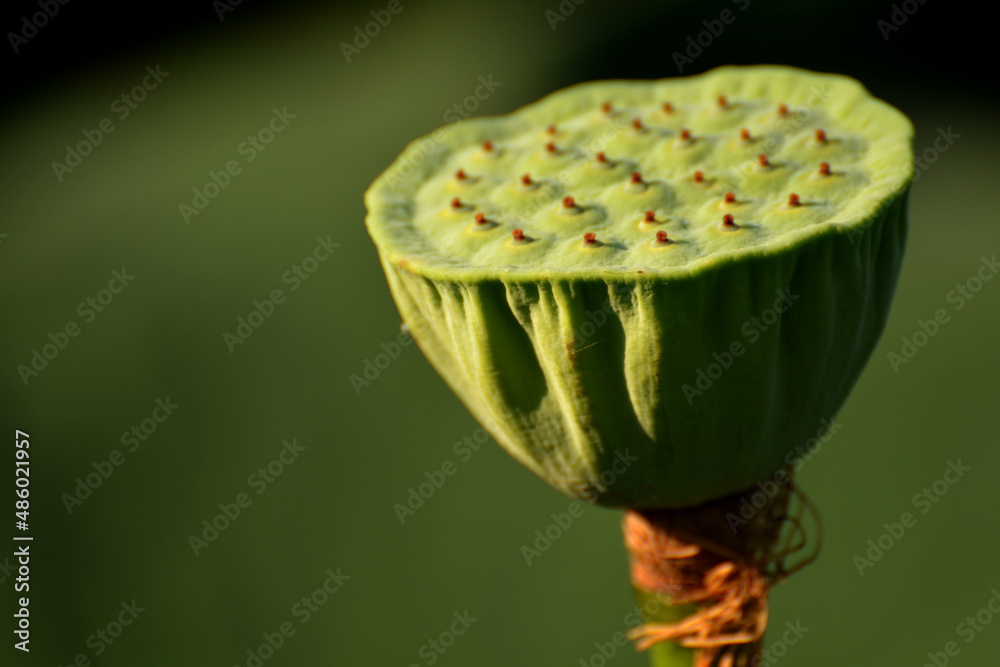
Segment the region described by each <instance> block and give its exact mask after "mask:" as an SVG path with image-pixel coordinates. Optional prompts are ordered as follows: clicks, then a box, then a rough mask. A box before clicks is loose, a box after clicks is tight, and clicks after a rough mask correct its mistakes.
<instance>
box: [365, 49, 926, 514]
mask: <svg viewBox="0 0 1000 667" xmlns="http://www.w3.org/2000/svg"><path fill="white" fill-rule="evenodd" d="M911 142H912V126H911V124H910V122H909V121H908V120H907V119H906V117H905V116H903V115H902V114H901V113H900V112H899V111H897V110H896V109H894V108H892V107H890V106H889V105H887V104H885V103H884V102H881V101H879V100H877V99H875V98H873V97H872V96H871V95H870V94H869V93H868V92H867V91H866V90H865V89H864V88H863V87H862V86H861V85H860V84H859V83H858V82H856V81H854V80H853V79H850V78H847V77H843V76H837V75H830V74H817V73H812V72H806V71H803V70H798V69H794V68H788V67H776V66H754V67H724V68H720V69H716V70H713V71H711V72H708V73H706V74H703V75H699V76H694V77H687V78H680V79H665V80H661V81H649V82H629V81H611V82H597V83H589V84H582V85H578V86H574V87H572V88H569V89H566V90H563V91H560V92H557V93H554V94H552V95H550V96H548V97H546V98H545V99H543V100H541V101H539V102H537V103H535V104H532V105H530V106H527V107H525V108H523V109H520V110H518V111H516V112H514V113H512V114H510V115H506V116H499V117H494V118H480V119H470V120H464V121H459V122H457V123H454V124H452V125H449V126H446V127H445V128H442V129H441V130H438V131H437V132H435V133H434V134H433V135H431V136H430V137H426V138H424V139H421V140H418V141H416V142H414V143H413V144H411V145H410V146H409V147H407V148H406V150H405V151H404V152H403V153H402V155H401V156H400V157H399V158H398V159H397V160H396V161H395V163H394V164H393V165H392V166H391V167H390V168H389V169H388V170H387V171H386V172H385V173H383V174H382V175H381V176H379V178H378V179H377V180H376V181H375V182H374V183H373V185H372V186H371V188H370V189H369V190H368V192H367V193H366V197H365V202H366V205H367V207H368V217H367V225H368V229H369V233H370V234H371V236H372V238H373V240H374V241H375V244H376V246H377V248H378V252H379V256H380V258H381V261H382V264H383V267H384V270H385V273H386V276H387V278H388V283H389V286H390V289H391V291H392V294H393V297H394V298H395V301H396V303H397V305H398V307H399V310H400V313H401V315H402V317H403V320H404V322H405V323H406V324H407V325H408V327H409V329H410V331H411V332H412V334H413V336H414V338H415V339H416V341H417V342H418V344H419V345H420V347H421V349H422V350H423V351H424V353H425V354H426V355H427V357H428V358H429V359H430V361H431V363H432V364H433V365H434V367H435V368H436V369H437V370H438V372H439V373H440V374H441V375H442V376H443V377H444V378H445V380H446V381H447V382H448V384H449V385H450V386H451V387H452V389H453V390H454V391H455V392H456V394H457V395H458V396H459V397H460V398H461V400H462V401H463V402H464V403H465V405H466V406H467V407H468V408H469V410H470V411H471V412H472V413H473V415H475V417H476V418H477V419H478V420H479V421H480V422H481V423H483V424H484V425H485V426H486V427H487V429H488V430H489V432H490V433H491V435H492V436H493V437H494V438H495V439H496V441H497V442H498V443H500V444H501V445H502V446H503V447H504V448H506V449H507V451H509V452H510V453H511V454H512V455H513V456H514V457H515V458H516V459H517V460H519V461H520V462H521V463H523V464H524V465H526V466H527V467H528V468H530V469H531V470H533V471H534V472H535V473H537V474H538V475H539V476H540V477H542V478H543V479H544V480H545V481H547V482H548V483H549V484H551V485H552V486H554V487H556V488H558V489H560V490H562V491H564V492H566V493H567V494H570V495H571V496H575V497H579V498H584V499H587V500H590V501H594V502H597V503H599V504H602V505H607V506H619V507H633V508H673V507H684V506H689V505H694V504H698V503H701V502H704V501H706V500H709V499H713V498H719V497H723V496H727V495H730V494H733V493H737V492H739V491H741V490H744V489H747V488H749V487H752V486H753V484H754V483H755V482H756V481H758V480H761V479H764V478H767V477H769V476H770V475H772V474H773V473H774V472H775V471H776V470H778V469H780V468H783V467H787V466H788V465H789V463H790V458H791V456H793V455H794V454H793V452H794V450H795V448H796V447H800V446H801V445H803V443H805V442H806V441H807V440H808V439H809V438H810V437H813V436H815V435H816V432H817V429H818V428H819V426H820V423H821V420H822V419H824V418H826V419H829V418H832V417H833V416H834V415H835V414H836V413H837V411H838V410H839V408H840V407H841V405H842V404H843V402H844V400H845V399H846V397H847V395H848V392H849V391H850V389H851V387H852V386H853V384H854V382H855V381H856V380H857V378H858V376H859V374H860V373H861V370H862V368H863V367H864V364H865V363H866V361H867V359H868V357H869V355H870V354H871V352H872V350H873V348H874V347H875V344H876V342H877V340H878V338H879V336H880V334H881V332H882V329H883V326H884V324H885V320H886V317H887V315H888V311H889V305H890V302H891V300H892V296H893V292H894V290H895V286H896V281H897V277H898V274H899V270H900V263H901V261H902V256H903V247H904V243H905V237H906V200H907V194H908V190H909V185H910V182H911V180H912V177H913V155H912V148H911Z"/></svg>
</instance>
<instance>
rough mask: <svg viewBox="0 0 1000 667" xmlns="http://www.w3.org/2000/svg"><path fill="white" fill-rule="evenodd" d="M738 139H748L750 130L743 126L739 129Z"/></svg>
mask: <svg viewBox="0 0 1000 667" xmlns="http://www.w3.org/2000/svg"><path fill="white" fill-rule="evenodd" d="M740 139H742V140H743V141H750V130H748V129H747V128H745V127H744V128H743V129H742V130H740Z"/></svg>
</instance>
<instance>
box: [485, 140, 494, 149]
mask: <svg viewBox="0 0 1000 667" xmlns="http://www.w3.org/2000/svg"><path fill="white" fill-rule="evenodd" d="M483 150H484V151H491V150H493V142H492V141H490V140H489V139H487V140H486V141H484V142H483Z"/></svg>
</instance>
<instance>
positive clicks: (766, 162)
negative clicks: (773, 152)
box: [757, 153, 771, 167]
mask: <svg viewBox="0 0 1000 667" xmlns="http://www.w3.org/2000/svg"><path fill="white" fill-rule="evenodd" d="M757 163H758V164H760V166H762V167H769V166H770V165H771V160H770V159H769V158H768V157H767V154H765V153H761V154H760V155H758V156H757Z"/></svg>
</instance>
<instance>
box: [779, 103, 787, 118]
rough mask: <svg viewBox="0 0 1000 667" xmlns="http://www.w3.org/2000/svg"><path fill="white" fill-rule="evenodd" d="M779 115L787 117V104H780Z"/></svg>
mask: <svg viewBox="0 0 1000 667" xmlns="http://www.w3.org/2000/svg"><path fill="white" fill-rule="evenodd" d="M778 115H779V116H787V115H788V105H787V104H779V105H778Z"/></svg>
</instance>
